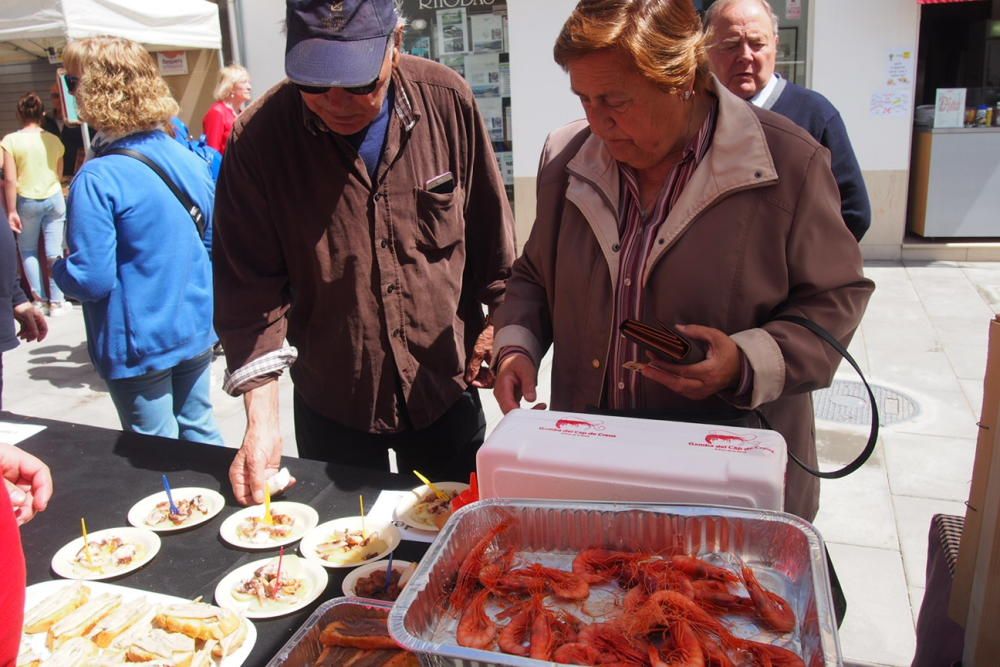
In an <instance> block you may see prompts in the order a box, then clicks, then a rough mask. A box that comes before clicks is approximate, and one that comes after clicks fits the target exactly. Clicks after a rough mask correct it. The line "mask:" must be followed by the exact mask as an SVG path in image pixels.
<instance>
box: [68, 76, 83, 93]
mask: <svg viewBox="0 0 1000 667" xmlns="http://www.w3.org/2000/svg"><path fill="white" fill-rule="evenodd" d="M65 77H66V90H68V91H69V94H70V95H73V94H74V93H76V87H77V86H78V85H80V77H78V76H73V75H72V74H66V75H65Z"/></svg>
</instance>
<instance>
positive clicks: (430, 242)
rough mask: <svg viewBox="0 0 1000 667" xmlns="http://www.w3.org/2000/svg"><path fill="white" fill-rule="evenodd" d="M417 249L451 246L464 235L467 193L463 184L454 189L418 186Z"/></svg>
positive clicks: (432, 249) (429, 249) (455, 244)
mask: <svg viewBox="0 0 1000 667" xmlns="http://www.w3.org/2000/svg"><path fill="white" fill-rule="evenodd" d="M414 192H415V193H416V200H417V201H416V204H417V238H416V245H417V249H418V250H420V251H422V252H425V253H427V252H430V253H434V252H441V251H445V250H450V249H451V248H453V247H455V246H457V245H458V244H459V243H461V241H462V239H463V238H465V220H464V217H463V215H462V206H463V203H464V201H465V195H464V193H463V191H462V189H461V188H459V187H456V188H455V189H454V190H452V191H451V192H444V193H439V192H428V191H427V190H422V189H420V188H416V189H415V190H414Z"/></svg>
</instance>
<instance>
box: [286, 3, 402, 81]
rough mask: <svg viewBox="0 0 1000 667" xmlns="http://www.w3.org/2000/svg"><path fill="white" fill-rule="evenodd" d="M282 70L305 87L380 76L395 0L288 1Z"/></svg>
mask: <svg viewBox="0 0 1000 667" xmlns="http://www.w3.org/2000/svg"><path fill="white" fill-rule="evenodd" d="M287 9H288V11H287V14H286V32H287V35H288V38H287V41H286V42H285V74H287V75H288V78H289V79H291V80H292V81H294V82H295V83H301V84H304V85H307V86H336V87H338V88H349V87H353V86H364V85H366V84H369V83H371V82H372V81H374V80H375V79H377V78H378V75H379V72H380V71H381V70H382V63H383V62H384V59H385V50H386V48H387V47H388V44H389V39H391V37H392V33H393V31H394V30H395V29H396V24H397V22H398V20H399V16H398V14H396V3H395V2H394V0H338V1H336V2H329V1H327V2H318V1H317V0H287Z"/></svg>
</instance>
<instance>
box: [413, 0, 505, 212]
mask: <svg viewBox="0 0 1000 667" xmlns="http://www.w3.org/2000/svg"><path fill="white" fill-rule="evenodd" d="M397 2H398V4H399V9H400V11H401V13H402V14H403V16H405V17H406V19H407V28H406V38H405V40H404V42H403V50H404V51H406V52H407V53H409V54H411V55H414V56H420V57H422V58H429V59H431V60H436V61H437V62H439V63H441V64H443V65H447V66H448V67H450V68H452V69H453V70H455V71H456V72H458V73H459V74H460V75H461V76H462V77H464V78H465V80H466V81H468V82H469V85H470V86H471V87H472V92H473V94H474V95H475V96H476V102H477V104H478V106H479V111H480V113H481V114H482V115H483V120H484V121H485V122H486V128H487V129H488V130H489V133H490V138H491V139H492V140H493V150H494V151H495V152H496V156H497V162H498V163H499V166H500V173H501V175H502V176H503V181H504V185H505V186H506V188H507V197H508V199H510V202H511V206H513V204H514V160H513V152H512V151H513V147H512V142H511V136H510V132H511V124H510V120H511V116H510V59H509V55H508V49H507V3H506V2H505V0H462V1H461V2H459V1H457V0H397Z"/></svg>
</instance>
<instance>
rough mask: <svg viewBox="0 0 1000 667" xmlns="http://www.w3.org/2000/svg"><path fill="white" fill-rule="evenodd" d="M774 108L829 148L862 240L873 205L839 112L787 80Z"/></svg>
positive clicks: (852, 225) (847, 218)
mask: <svg viewBox="0 0 1000 667" xmlns="http://www.w3.org/2000/svg"><path fill="white" fill-rule="evenodd" d="M771 111H774V112H775V113H780V114H781V115H782V116H785V117H786V118H789V119H791V120H792V121H794V122H795V124H796V125H798V126H799V127H801V128H802V129H804V130H805V131H806V132H808V133H809V134H811V135H812V136H813V138H815V139H816V141H818V142H819V143H821V144H822V145H824V146H826V147H827V148H828V149H829V150H830V159H831V161H832V166H833V176H834V178H836V179H837V187H839V188H840V212H841V215H843V217H844V222H845V223H846V224H847V228H848V229H850V230H851V233H852V234H854V238H856V239H857V240H859V241H860V240H861V237H862V236H864V235H865V232H866V231H868V227H870V226H871V223H872V207H871V203H870V202H869V201H868V190H867V189H866V188H865V181H864V179H863V178H862V177H861V166H860V165H859V164H858V159H857V158H856V157H855V156H854V149H853V148H851V141H850V139H848V138H847V128H846V127H844V121H843V120H842V119H841V118H840V112H839V111H837V109H835V108H834V106H833V105H832V104H830V100H828V99H826V98H825V97H823V96H822V95H820V94H819V93H817V92H816V91H813V90H809V89H808V88H803V87H802V86H797V85H795V84H794V83H792V82H791V81H788V82H787V85H786V86H785V89H784V90H783V91H782V92H781V96H780V97H778V100H777V101H776V102H775V103H774V106H772V107H771Z"/></svg>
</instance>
